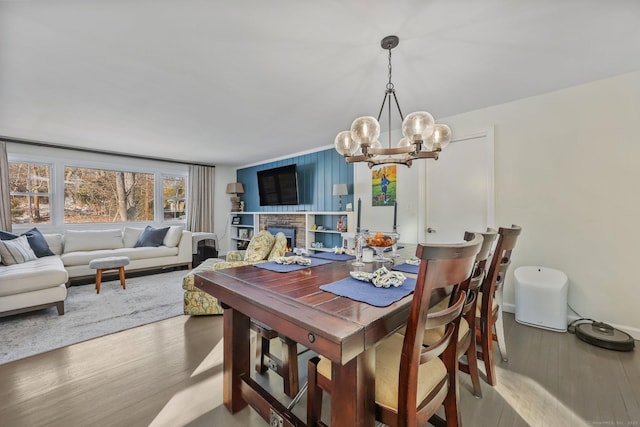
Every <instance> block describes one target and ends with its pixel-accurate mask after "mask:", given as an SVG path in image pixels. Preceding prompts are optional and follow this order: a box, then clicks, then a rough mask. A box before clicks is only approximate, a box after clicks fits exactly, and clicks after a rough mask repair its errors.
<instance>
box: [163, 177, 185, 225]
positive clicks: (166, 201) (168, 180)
mask: <svg viewBox="0 0 640 427" xmlns="http://www.w3.org/2000/svg"><path fill="white" fill-rule="evenodd" d="M185 194H186V191H185V177H184V176H168V175H163V176H162V202H163V203H162V206H163V209H162V214H163V218H164V220H165V221H171V220H176V219H178V220H184V219H186V213H185V212H186V199H185Z"/></svg>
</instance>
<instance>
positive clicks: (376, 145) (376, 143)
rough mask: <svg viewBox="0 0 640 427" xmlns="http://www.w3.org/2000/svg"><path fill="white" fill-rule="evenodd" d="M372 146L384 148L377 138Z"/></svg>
mask: <svg viewBox="0 0 640 427" xmlns="http://www.w3.org/2000/svg"><path fill="white" fill-rule="evenodd" d="M371 148H382V143H381V142H380V141H378V140H377V139H376V140H375V141H373V142H372V143H371Z"/></svg>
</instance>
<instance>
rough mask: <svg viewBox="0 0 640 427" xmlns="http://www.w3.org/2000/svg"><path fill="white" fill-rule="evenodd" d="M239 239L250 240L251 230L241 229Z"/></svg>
mask: <svg viewBox="0 0 640 427" xmlns="http://www.w3.org/2000/svg"><path fill="white" fill-rule="evenodd" d="M238 238H240V239H248V238H249V229H248V228H241V229H240V230H238Z"/></svg>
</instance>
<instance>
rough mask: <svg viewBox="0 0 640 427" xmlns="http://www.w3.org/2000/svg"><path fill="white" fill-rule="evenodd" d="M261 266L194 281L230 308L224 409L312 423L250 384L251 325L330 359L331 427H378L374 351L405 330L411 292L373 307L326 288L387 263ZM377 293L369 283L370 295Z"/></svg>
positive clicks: (276, 421)
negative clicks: (254, 323)
mask: <svg viewBox="0 0 640 427" xmlns="http://www.w3.org/2000/svg"><path fill="white" fill-rule="evenodd" d="M405 249H406V250H405V254H406V255H409V256H411V255H413V254H415V245H413V253H412V252H411V247H409V248H405ZM395 263H396V264H398V263H401V261H399V260H396V262H395ZM386 266H387V267H388V268H390V265H389V264H386ZM263 267H264V266H263ZM263 267H262V268H261V266H260V264H256V265H246V266H241V267H235V268H228V269H223V270H217V271H203V272H199V273H197V274H196V275H195V286H196V287H197V288H199V289H201V290H202V291H204V292H206V293H208V294H210V295H212V296H214V297H215V298H217V299H218V301H219V302H220V303H221V305H222V307H223V309H224V314H223V338H224V339H223V403H224V405H225V406H226V408H227V409H228V410H229V411H230V412H231V413H236V412H237V411H240V410H242V409H244V408H245V407H246V406H247V405H250V406H251V407H253V408H254V409H255V410H256V411H257V412H258V413H259V414H260V415H261V416H262V418H264V419H265V420H266V421H267V422H268V423H269V425H275V426H303V425H306V424H305V422H304V421H303V420H300V419H299V418H298V417H297V416H296V415H295V414H293V412H292V411H291V410H289V408H287V407H286V406H285V405H284V404H283V403H281V402H279V401H278V400H277V399H275V398H274V397H273V396H272V395H271V394H270V393H269V392H268V391H267V390H265V389H264V388H262V387H261V386H260V385H259V384H258V383H257V382H256V381H255V380H253V379H252V378H251V375H250V372H251V370H250V367H251V352H250V343H251V337H250V323H251V320H252V319H253V320H256V321H258V322H261V323H263V324H265V325H267V326H269V327H270V328H272V329H274V330H276V331H278V332H279V333H280V334H282V335H284V336H286V337H288V338H290V339H292V340H294V341H296V342H298V343H299V344H301V345H303V346H305V347H307V348H309V349H310V350H312V351H314V352H316V353H318V354H320V355H322V356H324V357H325V358H328V359H329V360H331V363H332V382H333V384H334V386H333V391H332V393H331V425H332V426H333V427H341V426H344V427H354V426H363V427H364V426H374V425H375V413H374V407H375V347H376V345H377V344H378V343H379V342H380V341H381V340H383V339H384V338H385V337H387V336H389V335H390V334H392V333H393V332H394V331H396V330H398V329H399V328H400V327H402V326H403V325H405V324H406V321H407V318H408V314H409V309H410V306H411V301H412V295H413V294H412V293H409V294H408V295H406V296H404V297H402V298H400V299H399V300H398V301H395V302H392V303H390V304H389V305H387V306H374V305H371V304H369V303H365V302H362V301H357V300H354V299H351V298H348V297H346V296H340V295H336V294H334V293H332V292H329V291H326V290H323V289H321V287H326V286H327V285H329V284H333V283H335V282H340V281H342V280H343V279H346V278H349V277H350V272H351V271H353V270H355V269H359V270H364V271H372V270H374V269H377V268H379V267H381V263H370V264H367V265H365V267H357V268H356V267H353V266H352V265H351V262H350V261H332V262H325V263H322V264H318V265H316V266H313V265H312V266H308V267H304V268H299V269H294V270H292V271H287V272H282V271H272V270H270V269H267V268H263ZM414 277H415V276H414ZM377 289H378V288H376V287H374V286H373V285H371V289H370V291H369V292H372V293H373V292H376V291H377Z"/></svg>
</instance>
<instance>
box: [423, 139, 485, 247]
mask: <svg viewBox="0 0 640 427" xmlns="http://www.w3.org/2000/svg"><path fill="white" fill-rule="evenodd" d="M425 163H426V166H425V169H426V172H423V174H422V178H423V179H424V181H423V182H424V183H425V185H423V186H422V187H423V191H424V196H423V199H424V200H425V208H424V210H423V214H422V215H420V217H421V219H422V218H423V219H422V221H423V224H422V228H421V229H422V230H424V234H423V236H422V239H420V241H426V242H430V243H446V242H459V241H462V239H463V236H464V232H465V231H484V230H485V229H486V228H487V227H493V225H494V223H495V219H494V183H493V167H494V162H493V128H489V129H486V130H483V131H480V132H476V133H473V134H468V135H461V136H458V137H457V138H455V139H454V140H453V141H451V143H450V144H449V146H447V147H445V149H444V150H443V151H442V153H440V158H439V159H438V160H437V161H432V160H428V161H426V162H425Z"/></svg>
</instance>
